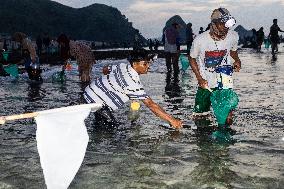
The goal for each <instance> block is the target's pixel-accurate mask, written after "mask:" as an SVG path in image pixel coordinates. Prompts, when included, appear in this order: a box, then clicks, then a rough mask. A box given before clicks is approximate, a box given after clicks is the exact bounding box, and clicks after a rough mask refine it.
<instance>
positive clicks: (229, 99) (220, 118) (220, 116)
mask: <svg viewBox="0 0 284 189" xmlns="http://www.w3.org/2000/svg"><path fill="white" fill-rule="evenodd" d="M210 101H211V105H212V108H213V111H214V114H215V117H216V119H217V122H218V124H219V125H224V124H225V123H226V119H227V117H228V115H229V113H230V111H232V110H234V109H235V108H236V107H237V105H238V103H239V98H238V95H237V94H236V93H235V92H234V91H233V90H232V89H222V90H215V91H214V92H212V94H211V96H210Z"/></svg>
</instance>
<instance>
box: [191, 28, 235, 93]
mask: <svg viewBox="0 0 284 189" xmlns="http://www.w3.org/2000/svg"><path fill="white" fill-rule="evenodd" d="M238 41H239V36H238V34H237V32H235V31H231V30H229V31H228V34H227V36H226V38H225V39H224V40H220V41H214V40H213V39H212V38H211V36H210V34H209V31H206V32H204V33H202V34H200V35H198V36H197V37H196V38H195V39H194V41H193V44H192V47H191V50H190V56H191V57H192V58H195V59H196V60H197V63H198V66H199V71H200V74H201V76H202V78H203V79H205V80H207V81H208V86H209V87H210V88H216V87H218V88H222V89H226V88H232V87H233V79H232V62H231V60H230V51H231V50H232V51H236V50H237V48H238Z"/></svg>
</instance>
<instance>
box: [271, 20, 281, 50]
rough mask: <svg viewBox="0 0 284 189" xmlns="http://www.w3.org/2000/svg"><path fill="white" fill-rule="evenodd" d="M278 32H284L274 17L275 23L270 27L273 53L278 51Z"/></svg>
mask: <svg viewBox="0 0 284 189" xmlns="http://www.w3.org/2000/svg"><path fill="white" fill-rule="evenodd" d="M278 32H284V31H283V30H281V29H280V28H279V26H278V24H277V19H273V25H272V26H271V27H270V33H269V35H268V37H269V38H270V41H271V49H272V54H273V55H274V54H275V51H278V43H279V35H278Z"/></svg>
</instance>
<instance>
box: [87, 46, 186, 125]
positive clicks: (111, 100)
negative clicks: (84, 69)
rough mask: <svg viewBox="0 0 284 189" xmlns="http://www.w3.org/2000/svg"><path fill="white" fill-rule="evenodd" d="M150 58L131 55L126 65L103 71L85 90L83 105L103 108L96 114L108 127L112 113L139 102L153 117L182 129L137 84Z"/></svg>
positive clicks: (143, 54)
mask: <svg viewBox="0 0 284 189" xmlns="http://www.w3.org/2000/svg"><path fill="white" fill-rule="evenodd" d="M152 58H153V56H149V55H148V54H147V52H146V50H143V49H139V50H137V51H133V52H132V53H131V56H130V58H129V62H130V64H126V63H121V64H118V65H112V66H107V67H104V68H103V73H104V75H102V76H101V77H99V78H97V79H95V80H94V81H93V82H92V83H91V84H90V85H88V86H87V87H86V89H85V93H84V98H85V99H86V101H87V102H88V103H102V104H103V108H102V109H101V110H99V111H98V113H97V114H100V115H99V117H100V118H104V119H105V120H110V121H108V122H109V123H110V124H111V123H112V122H113V121H112V120H113V119H114V118H113V116H112V113H111V112H112V111H114V110H117V109H119V108H121V107H122V106H123V105H124V104H125V103H126V102H127V101H129V100H141V101H142V102H143V103H144V104H145V105H146V106H147V107H148V108H149V109H150V110H151V111H152V112H153V113H154V114H155V115H156V116H158V117H160V118H161V119H163V120H165V121H167V122H169V123H170V124H171V125H172V126H173V127H175V128H180V127H181V126H182V122H181V121H180V120H178V119H175V118H174V117H172V116H171V115H169V114H167V113H166V112H165V111H164V110H163V109H162V108H161V107H160V106H159V105H158V104H156V103H155V102H154V101H153V100H152V99H151V98H150V97H149V96H148V95H147V94H146V92H145V91H144V87H143V85H142V84H141V82H140V78H139V75H140V74H146V73H147V72H148V69H149V66H150V61H151V59H152ZM96 117H98V116H96Z"/></svg>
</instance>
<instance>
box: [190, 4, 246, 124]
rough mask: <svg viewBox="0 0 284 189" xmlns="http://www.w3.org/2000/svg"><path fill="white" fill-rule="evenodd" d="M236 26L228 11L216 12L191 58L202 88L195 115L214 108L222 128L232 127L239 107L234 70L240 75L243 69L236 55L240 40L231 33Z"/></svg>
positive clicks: (196, 40) (195, 45) (218, 10)
mask: <svg viewBox="0 0 284 189" xmlns="http://www.w3.org/2000/svg"><path fill="white" fill-rule="evenodd" d="M235 23H236V20H235V19H234V18H233V17H232V16H231V15H230V13H229V11H228V10H227V9H225V8H218V9H215V10H214V11H213V13H212V15H211V25H210V30H209V31H206V32H204V33H202V34H200V35H199V36H197V37H196V38H195V40H194V41H193V45H192V48H191V51H190V56H189V58H190V64H191V67H192V70H193V72H194V73H195V76H196V78H197V80H198V85H199V88H198V90H197V93H196V97H195V106H194V112H195V114H197V115H198V114H199V113H204V112H208V111H209V110H210V106H211V105H212V108H213V111H214V114H215V117H216V119H217V122H218V125H219V126H220V125H222V126H228V125H231V124H232V122H233V110H234V109H235V108H236V106H237V104H238V96H237V94H236V93H235V92H234V91H233V89H232V88H233V79H232V73H233V70H234V71H235V72H238V71H239V70H240V68H241V61H240V59H239V57H238V53H237V45H238V39H239V37H238V34H237V33H236V32H235V31H232V30H230V28H231V27H232V26H233V25H235ZM230 56H231V57H232V58H233V60H234V62H231V59H230Z"/></svg>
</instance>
